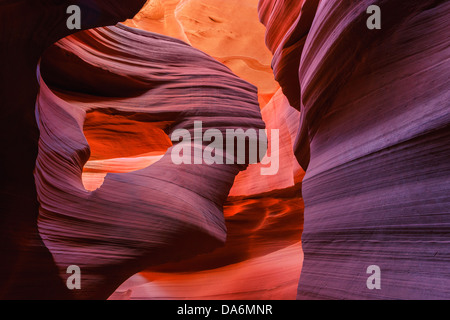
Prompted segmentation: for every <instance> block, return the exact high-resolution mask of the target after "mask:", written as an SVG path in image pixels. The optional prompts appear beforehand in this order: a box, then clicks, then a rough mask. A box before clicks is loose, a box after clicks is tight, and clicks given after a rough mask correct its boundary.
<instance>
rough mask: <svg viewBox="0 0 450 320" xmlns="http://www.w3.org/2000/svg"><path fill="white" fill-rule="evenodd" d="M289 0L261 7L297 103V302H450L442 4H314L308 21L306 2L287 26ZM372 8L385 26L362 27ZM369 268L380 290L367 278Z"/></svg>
mask: <svg viewBox="0 0 450 320" xmlns="http://www.w3.org/2000/svg"><path fill="white" fill-rule="evenodd" d="M292 3H293V1H270V0H267V1H266V0H261V2H260V12H261V17H262V21H264V22H265V23H266V25H267V27H268V31H267V32H268V35H269V36H268V39H269V41H268V42H269V47H271V49H272V50H273V51H275V58H274V62H273V67H274V70H275V73H276V74H277V73H278V75H277V79H278V80H279V81H280V84H281V86H282V88H283V92H285V94H286V95H287V97H288V98H289V100H290V101H291V103H292V105H294V106H295V105H296V104H297V106H299V107H301V116H302V119H301V122H300V123H301V125H300V129H299V135H298V137H297V145H296V155H297V158H298V159H299V162H300V163H301V165H302V166H303V168H304V169H305V170H306V176H305V179H304V181H303V184H302V192H303V196H304V201H305V223H304V233H303V236H302V241H303V250H304V254H305V258H304V265H303V269H302V275H301V278H300V283H299V287H298V298H299V299H313V298H317V299H380V298H382V299H433V298H434V299H436V298H437V299H448V298H449V297H450V290H449V288H450V282H449V281H450V277H449V275H450V263H449V255H450V251H449V250H450V249H449V248H450V247H449V242H450V238H449V234H450V233H449V231H450V230H449V227H450V218H449V215H448V207H449V201H450V198H449V196H448V195H449V194H450V193H449V191H450V189H449V188H450V178H449V172H450V163H449V161H448V159H449V157H450V149H449V146H450V144H449V142H450V140H449V132H450V130H449V125H450V115H449V112H448V101H449V98H450V96H449V91H448V87H449V84H450V80H449V74H450V70H449V64H448V60H449V57H450V51H449V49H448V48H449V41H450V40H449V38H448V37H445V36H443V35H444V34H448V33H449V26H448V23H447V21H448V18H449V13H450V5H449V3H448V2H445V1H432V0H430V1H357V2H355V1H321V2H320V3H319V5H318V6H317V10H316V13H315V16H314V19H313V20H312V19H311V17H310V15H309V14H305V13H306V12H310V10H309V9H307V8H314V7H315V6H316V5H317V1H314V0H311V1H308V0H306V1H303V2H301V5H302V7H303V9H302V10H301V13H299V14H297V18H295V17H294V18H292V19H288V20H287V21H288V24H291V23H292V25H291V27H290V28H289V30H288V31H285V30H286V29H287V28H285V29H280V28H279V27H278V26H279V25H280V24H283V19H284V17H285V15H283V14H278V12H282V11H283V10H285V11H287V10H288V9H289V10H290V8H291V7H290V5H292ZM374 4H375V5H379V6H380V8H381V10H382V28H381V30H368V29H367V27H366V20H367V19H368V17H369V15H368V14H367V13H366V9H367V8H368V7H369V6H370V5H374ZM299 5H300V3H299ZM270 9H272V11H271V10H270ZM311 12H312V11H311ZM303 18H305V19H303ZM303 20H304V21H303ZM292 21H294V22H292ZM305 26H308V27H307V28H305ZM299 30H302V32H299V34H302V35H303V37H298V38H296V39H294V40H295V41H290V40H291V39H292V34H294V33H296V32H297V31H299ZM308 30H309V31H308ZM305 31H306V33H305ZM271 35H273V36H271ZM286 43H287V44H286ZM291 51H292V52H295V54H294V53H293V55H294V56H295V57H292V58H290V57H289V53H290V52H291ZM283 52H286V53H283ZM277 53H279V54H278V57H277ZM290 69H295V70H298V76H297V75H296V74H294V72H291V71H289V70H290ZM295 101H298V103H295ZM370 265H377V266H379V267H380V269H381V289H380V290H369V288H368V287H367V286H366V281H367V279H368V277H369V276H370V274H367V273H366V270H367V268H368V266H370Z"/></svg>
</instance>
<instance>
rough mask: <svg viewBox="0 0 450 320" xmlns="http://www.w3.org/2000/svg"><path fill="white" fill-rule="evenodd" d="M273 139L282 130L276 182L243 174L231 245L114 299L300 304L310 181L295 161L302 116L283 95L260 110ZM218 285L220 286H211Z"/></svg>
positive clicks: (139, 281)
mask: <svg viewBox="0 0 450 320" xmlns="http://www.w3.org/2000/svg"><path fill="white" fill-rule="evenodd" d="M261 113H262V117H263V120H264V121H265V123H266V128H267V130H268V132H270V131H271V130H272V129H278V130H279V136H280V145H279V150H274V149H275V148H276V146H272V145H270V142H271V141H272V140H271V139H269V150H268V154H269V155H270V154H271V153H272V152H276V151H278V152H279V155H280V156H279V157H280V168H279V171H278V173H277V174H276V175H271V176H262V175H261V174H260V172H261V167H262V166H264V165H263V164H261V163H259V164H251V165H249V167H248V169H247V170H245V171H241V172H240V173H239V174H238V175H237V177H236V179H235V181H234V184H233V187H232V188H231V190H230V194H229V196H228V198H227V201H226V202H225V205H224V216H225V224H226V227H227V240H226V242H225V244H224V246H223V247H220V248H217V249H215V250H214V251H212V252H210V253H208V254H203V255H199V256H196V257H193V258H191V259H185V260H183V261H180V262H177V263H168V264H164V265H160V266H156V267H152V268H148V269H147V270H145V271H143V272H140V273H139V274H137V275H135V276H133V277H131V278H130V279H128V280H127V281H126V282H125V283H123V284H122V285H121V286H120V287H119V288H118V289H117V290H116V292H115V293H114V295H112V296H111V299H275V300H277V299H290V300H292V299H295V297H296V291H297V283H298V279H299V276H300V272H301V266H302V251H301V243H300V237H301V231H302V225H303V202H302V201H301V191H300V181H301V179H302V177H303V175H304V172H303V170H301V168H300V166H299V165H298V164H297V161H296V160H295V156H294V154H293V143H294V138H295V135H296V132H297V129H298V122H299V117H300V114H299V112H298V111H296V110H295V109H293V108H291V107H290V106H289V103H288V101H287V99H286V98H285V97H284V96H283V94H282V93H281V90H279V91H278V92H277V94H276V95H275V96H274V97H273V98H272V99H271V100H270V101H269V103H268V104H267V105H266V106H265V107H264V108H263V109H262V110H261ZM212 284H217V285H212Z"/></svg>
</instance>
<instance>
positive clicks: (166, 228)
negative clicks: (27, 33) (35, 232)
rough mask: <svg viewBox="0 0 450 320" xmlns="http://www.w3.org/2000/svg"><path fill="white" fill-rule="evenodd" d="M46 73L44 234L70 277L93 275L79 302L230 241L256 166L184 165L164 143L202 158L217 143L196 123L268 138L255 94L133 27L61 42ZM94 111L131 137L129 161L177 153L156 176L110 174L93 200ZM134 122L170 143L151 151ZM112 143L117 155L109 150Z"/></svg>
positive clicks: (41, 187)
mask: <svg viewBox="0 0 450 320" xmlns="http://www.w3.org/2000/svg"><path fill="white" fill-rule="evenodd" d="M130 48H136V49H138V50H130ZM180 57H182V59H180ZM41 72H42V78H41V92H40V95H39V101H38V115H39V127H40V131H41V138H40V143H39V146H40V149H39V155H38V159H37V164H36V184H37V190H38V197H39V202H40V204H41V209H40V216H39V221H38V226H39V232H40V235H41V237H42V239H43V241H44V243H45V245H46V246H47V248H49V250H50V252H51V253H52V255H53V257H54V259H55V262H56V264H57V266H58V267H59V268H60V271H61V273H62V274H65V270H66V269H67V267H68V266H70V265H78V266H79V267H80V268H81V270H83V288H82V290H80V291H79V292H78V296H77V297H78V298H106V297H108V296H109V295H110V294H111V293H112V292H113V290H114V289H115V288H116V287H117V286H119V285H120V283H122V282H123V281H124V280H125V279H126V278H128V277H129V276H131V275H132V274H134V273H136V272H138V271H140V270H142V269H143V268H144V267H150V266H155V265H158V264H161V263H165V262H169V261H177V260H180V259H181V258H185V257H189V256H194V255H196V254H199V253H203V252H207V251H210V250H211V249H213V248H215V247H217V246H219V245H220V244H221V243H223V242H224V241H225V238H226V228H225V223H224V218H223V212H222V210H223V209H222V208H223V204H224V201H225V200H226V198H227V195H228V193H229V190H230V188H231V186H232V184H233V181H234V178H235V176H236V174H237V173H238V172H239V171H240V170H243V169H245V168H246V166H245V165H242V164H226V165H225V164H224V165H220V164H214V165H209V164H206V163H203V164H196V165H194V164H192V165H188V164H182V165H177V164H174V162H173V160H172V151H173V150H174V148H175V147H176V145H177V144H178V143H176V144H174V145H173V146H170V142H169V144H168V143H167V141H168V138H167V137H166V139H161V136H164V133H163V131H164V132H165V133H166V134H167V135H168V136H171V135H172V133H173V132H174V131H175V130H181V129H183V130H187V132H190V133H191V139H192V141H191V142H192V143H193V144H194V147H193V151H192V155H193V156H194V157H196V154H195V153H196V152H197V151H196V149H197V148H199V149H200V150H201V151H203V150H204V149H205V148H206V147H207V146H208V145H209V144H210V142H206V141H205V142H204V143H203V144H196V143H197V142H196V141H194V137H195V131H194V121H202V125H203V131H206V130H207V129H210V128H216V129H218V130H220V131H221V132H222V133H223V135H224V136H225V132H226V130H227V129H234V128H236V129H243V130H244V131H246V130H248V129H263V128H264V127H265V125H264V122H263V121H262V119H261V114H260V110H259V105H258V100H257V94H256V89H255V88H254V87H253V86H252V85H250V84H248V83H246V82H245V81H243V80H241V79H239V78H238V77H236V76H235V75H234V74H232V73H231V71H230V70H229V69H228V68H226V67H225V66H224V65H222V64H221V63H219V62H217V61H215V60H214V59H212V58H210V57H208V56H207V55H205V54H204V53H203V52H201V51H199V50H196V49H194V48H192V47H191V46H189V45H187V44H185V43H183V42H181V41H179V40H176V39H173V38H169V37H166V36H163V35H157V34H154V33H149V32H145V31H140V30H137V29H133V28H129V27H126V26H123V25H118V26H116V27H108V28H101V29H95V30H91V31H85V32H82V33H78V34H77V35H74V36H71V37H67V38H65V39H63V40H61V41H59V42H58V43H57V44H56V45H55V46H53V47H51V48H50V49H49V50H48V51H47V52H46V54H45V55H44V57H43V59H42V62H41ZM42 79H43V80H42ZM47 84H48V85H49V86H51V87H52V89H53V90H49V88H48V87H47ZM119 87H120V91H118V90H117V88H119ZM69 88H70V91H68V90H69ZM58 91H59V92H58ZM92 112H97V113H104V114H106V115H108V116H109V119H110V120H111V121H109V122H108V124H107V125H113V126H115V129H114V130H116V131H117V132H119V133H120V132H121V131H124V132H125V136H124V137H120V136H118V135H116V139H118V143H119V144H121V145H127V146H128V148H126V149H125V150H123V151H122V152H124V154H123V156H132V155H135V154H136V152H138V151H139V150H143V147H144V146H146V147H148V148H150V149H151V151H154V152H158V151H159V152H161V151H163V150H164V149H167V147H169V149H168V150H167V152H166V153H165V154H164V155H163V156H162V158H161V159H160V160H159V161H157V162H155V163H154V164H152V165H151V166H148V167H145V168H143V169H140V170H138V171H133V172H128V173H110V174H108V175H107V176H106V177H105V179H104V182H103V184H102V185H101V186H100V187H99V188H98V189H97V190H95V191H92V192H88V191H86V190H85V188H84V186H83V184H82V180H81V175H82V170H83V165H84V163H85V162H86V161H87V160H88V158H89V154H90V152H89V145H88V144H87V141H86V140H85V138H84V135H83V126H84V122H85V117H86V114H87V113H92ZM116 115H117V116H118V119H115V116H116ZM124 119H127V120H129V121H132V126H133V128H134V129H136V127H138V126H137V123H139V122H141V123H149V124H150V126H149V130H150V133H154V132H158V129H159V132H160V133H159V134H157V135H156V136H154V137H153V138H154V139H153V141H149V137H147V134H149V132H148V131H147V132H145V133H144V134H143V135H142V136H141V137H139V135H136V134H133V132H130V130H129V129H127V126H126V125H125V124H124ZM133 121H134V122H133ZM102 125H105V124H102ZM104 129H105V130H108V128H104ZM110 130H111V129H110ZM127 134H131V135H132V139H131V140H133V143H134V144H136V145H137V147H134V148H133V144H132V143H129V142H127V140H126V139H127ZM188 142H189V141H184V140H183V141H182V143H184V144H186V143H188ZM103 143H104V146H105V147H106V148H104V149H107V146H108V140H107V139H104V140H103ZM116 143H117V142H116ZM180 143H181V142H180ZM189 143H190V142H189ZM144 150H145V149H144ZM116 151H117V150H116ZM227 151H228V150H227ZM100 154H101V152H100ZM105 156H106V155H105ZM228 156H229V155H228ZM97 157H99V155H97ZM100 157H101V155H100ZM235 163H236V161H235ZM61 177H63V179H61Z"/></svg>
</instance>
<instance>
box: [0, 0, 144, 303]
mask: <svg viewBox="0 0 450 320" xmlns="http://www.w3.org/2000/svg"><path fill="white" fill-rule="evenodd" d="M144 3H145V1H144V0H132V1H127V2H126V3H125V2H123V1H113V0H108V1H106V0H78V1H62V0H61V1H53V0H25V1H2V2H1V3H0V25H1V28H0V30H1V31H0V42H1V47H2V50H1V52H0V59H1V61H2V71H1V72H0V81H1V84H2V85H1V86H0V97H1V109H2V110H1V113H2V126H1V132H0V137H1V143H2V148H1V151H0V152H1V154H0V158H1V159H2V160H1V161H2V178H1V186H0V196H1V200H0V205H1V208H0V212H1V216H2V218H1V230H2V232H1V233H0V234H1V235H0V245H1V249H0V251H1V252H2V256H3V258H2V264H1V266H0V297H2V298H8V299H14V298H22V299H26V298H29V299H33V298H39V299H46V298H56V299H61V298H68V297H70V293H69V292H68V290H67V288H66V287H65V285H64V284H63V282H62V281H61V280H60V279H59V277H58V272H57V270H56V267H55V265H54V262H53V261H52V257H51V255H50V254H49V252H48V250H47V249H46V248H45V246H44V245H43V243H42V241H41V239H40V237H39V235H38V232H37V222H36V221H37V216H38V202H37V200H36V199H37V197H36V187H35V182H34V178H33V171H34V168H35V163H36V156H37V150H38V139H39V132H38V128H37V124H36V119H35V104H36V96H37V93H38V83H37V79H36V67H37V64H38V61H39V58H40V56H41V55H42V53H43V52H44V50H45V49H46V48H47V47H48V46H50V45H51V44H53V43H54V42H56V41H58V40H59V39H60V38H62V37H64V36H66V35H68V34H70V33H72V32H73V31H70V30H68V29H67V27H66V19H67V15H66V9H67V7H68V6H69V5H72V4H75V5H79V6H80V8H81V10H82V12H83V15H82V21H81V26H82V28H85V29H87V28H93V27H98V26H102V25H110V24H115V23H117V22H118V21H122V20H124V19H127V18H131V17H133V15H134V14H135V13H136V12H137V11H138V10H139V9H140V7H141V6H142V5H143V4H144ZM14 168H17V169H14Z"/></svg>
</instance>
